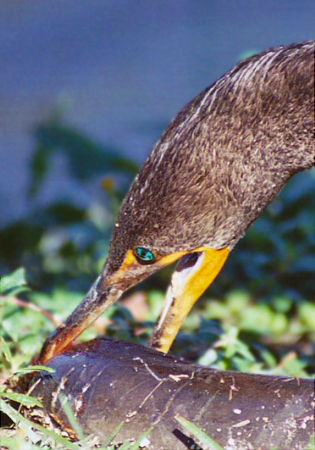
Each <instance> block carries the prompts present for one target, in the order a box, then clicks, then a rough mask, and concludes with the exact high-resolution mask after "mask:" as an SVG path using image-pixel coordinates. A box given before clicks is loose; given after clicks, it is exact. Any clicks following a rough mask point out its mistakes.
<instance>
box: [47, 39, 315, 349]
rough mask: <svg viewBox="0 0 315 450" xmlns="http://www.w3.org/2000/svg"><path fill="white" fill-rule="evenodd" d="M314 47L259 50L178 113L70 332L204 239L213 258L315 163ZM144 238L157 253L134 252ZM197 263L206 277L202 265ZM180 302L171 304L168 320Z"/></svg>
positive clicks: (138, 183) (134, 189) (130, 198)
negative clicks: (141, 255)
mask: <svg viewBox="0 0 315 450" xmlns="http://www.w3.org/2000/svg"><path fill="white" fill-rule="evenodd" d="M314 52H315V42H314V41H309V42H305V43H300V44H293V45H290V46H281V47H277V48H274V49H270V50H267V51H265V52H263V53H260V54H258V55H255V56H252V57H251V58H248V59H246V60H244V61H242V62H240V63H239V64H238V65H237V66H236V67H235V68H233V69H232V70H230V71H229V72H227V73H226V74H225V75H223V76H222V77H221V78H220V79H219V80H218V81H216V82H215V83H214V84H213V85H212V86H210V87H209V88H207V89H205V90H204V91H203V92H201V93H200V94H199V95H198V96H197V97H196V98H195V99H194V100H192V101H191V102H190V103H188V105H187V106H185V107H184V108H183V109H182V111H181V112H180V113H179V114H178V115H177V116H176V117H175V119H174V120H173V121H172V122H171V124H170V125H169V127H168V128H167V130H166V131H165V132H164V134H163V135H162V137H161V139H160V140H159V142H158V143H157V144H156V145H155V147H154V148H153V150H152V152H151V154H150V155H149V157H148V159H147V161H146V162H145V164H144V165H143V167H142V169H141V170H140V172H139V174H138V175H137V177H136V179H135V180H134V182H133V184H132V185H131V187H130V190H129V192H128V194H127V196H126V198H125V200H124V202H123V205H122V208H121V211H120V213H119V216H118V218H117V221H116V223H115V227H114V232H113V236H112V242H111V247H110V252H109V257H108V260H107V263H106V265H105V267H104V270H103V272H102V274H101V277H100V280H99V281H98V282H97V283H96V284H95V285H94V287H93V288H92V289H91V291H90V293H89V294H88V295H87V297H86V299H85V300H84V302H83V303H82V304H81V305H80V306H79V307H78V309H77V310H76V311H75V313H74V314H73V315H72V316H71V317H70V318H69V319H68V321H67V324H68V326H69V327H70V325H71V327H72V331H69V333H68V335H69V334H71V336H74V335H77V334H78V333H79V332H80V330H81V329H83V328H84V327H86V326H87V324H88V323H90V322H91V321H92V320H93V318H94V317H95V316H96V315H97V314H99V313H100V312H101V311H102V310H103V309H104V308H105V306H102V305H105V304H107V303H108V304H110V303H111V302H113V301H116V299H117V298H118V297H119V295H120V294H121V292H123V291H124V290H125V289H128V288H129V287H130V286H132V285H133V284H135V283H136V282H138V281H140V280H141V279H144V278H146V277H147V276H148V275H150V274H151V273H153V272H154V271H156V270H158V269H159V268H160V267H161V266H163V264H166V263H169V262H171V261H172V260H175V259H174V258H173V259H172V258H168V259H167V260H166V259H165V257H166V256H172V255H173V256H174V257H176V258H179V257H180V256H182V255H183V254H185V252H186V253H187V252H193V251H194V250H195V249H199V250H198V251H199V252H201V253H202V252H205V255H208V257H210V260H209V261H211V255H212V254H213V255H215V256H214V259H215V258H216V256H217V255H216V254H215V253H211V252H212V251H213V250H214V251H215V249H223V250H224V249H225V250H227V251H228V250H229V249H232V248H233V247H234V246H235V244H236V243H237V241H238V240H239V239H240V238H241V237H242V236H243V235H244V233H245V232H246V230H247V228H248V227H249V226H250V224H251V223H252V222H253V221H254V220H255V219H256V218H257V217H258V216H259V215H260V213H261V212H262V211H263V209H264V208H265V207H266V206H267V205H268V203H270V201H271V200H272V199H273V198H274V197H275V195H276V194H277V193H278V192H279V190H280V189H281V188H282V187H283V185H284V184H285V183H286V182H287V180H288V179H289V178H290V177H291V176H292V175H294V174H295V173H296V172H298V171H300V170H302V169H306V168H310V167H312V166H313V165H314V163H315V141H314ZM136 247H144V248H147V249H149V250H150V251H152V252H153V253H154V255H155V256H156V257H157V258H156V262H154V263H153V264H151V265H148V266H145V267H144V266H141V264H140V262H137V260H136V259H135V258H136V257H135V254H134V253H132V252H134V249H135V248H136ZM211 249H212V250H211ZM209 255H210V256H209ZM224 255H225V256H224V258H226V256H227V254H226V253H225V254H224ZM163 257H164V259H163ZM159 258H161V261H162V260H163V261H164V262H163V261H162V262H163V264H162V262H161V265H160V266H159ZM224 258H223V259H222V258H220V257H219V259H218V270H220V268H221V267H222V264H223V261H224V260H225V259H224ZM206 260H207V258H205V261H206ZM186 262H187V261H186ZM199 263H200V264H201V259H199ZM189 270H190V269H189ZM189 270H188V271H187V274H188V275H187V276H188V277H193V279H194V280H195V281H194V283H197V284H198V283H199V282H200V279H199V278H198V273H197V272H196V273H194V272H193V269H191V270H190V271H189ZM216 274H217V272H215V271H214V272H213V273H212V275H211V276H212V278H211V277H210V278H211V279H213V278H214V277H215V276H216ZM207 276H208V275H207V273H206V271H205V272H204V277H207ZM191 279H192V278H191ZM190 282H191V281H190ZM191 287H192V289H195V287H196V286H195V284H194V285H193V286H191ZM205 287H206V283H205V285H202V286H201V285H198V286H197V290H196V291H195V292H197V291H198V292H199V293H200V292H202V291H203V289H205ZM114 291H115V292H114ZM184 294H185V293H183V298H184V297H185V295H184ZM172 295H173V294H171V296H170V297H169V298H170V300H169V305H171V304H172ZM198 295H199V294H198ZM189 301H191V304H193V302H192V300H189ZM194 301H195V299H194ZM181 302H182V303H181V304H183V302H184V299H182V300H181ZM173 303H174V302H173ZM175 303H176V302H175ZM175 303H174V304H175ZM180 307H181V305H180V304H177V305H176V308H177V310H176V311H179V310H180ZM190 307H191V305H190V304H189V307H187V311H188V310H189V308H190ZM170 308H172V306H170ZM174 308H175V306H174ZM92 309H93V311H94V313H93V314H94V315H92V313H90V312H89V311H90V310H91V311H92ZM174 311H175V309H174ZM174 311H173V312H172V311H171V309H170V310H167V311H165V317H166V316H167V321H169V322H170V323H171V322H172V320H173V319H172V316H171V314H175V312H174ZM176 314H177V313H176ZM92 316H93V317H92ZM78 323H79V325H80V324H81V325H80V326H79V325H77V324H78ZM71 327H70V328H71ZM80 327H81V328H80ZM161 327H162V325H161ZM161 327H160V329H159V330H158V332H159V333H160V334H161V333H162V334H163V333H164V331H163V330H162V328H161ZM73 330H76V331H73ZM161 330H162V331H161ZM62 333H63V335H66V331H64V332H63V331H59V332H57V333H56V334H55V336H54V337H53V338H52V339H51V340H52V341H53V340H55V341H56V340H57V339H59V341H58V345H59V346H61V344H60V341H61V339H62ZM56 336H57V337H56ZM67 339H68V342H69V341H70V337H69V336H67ZM47 345H50V347H51V348H52V344H51V343H49V342H48V344H47ZM167 345H168V344H167ZM167 345H165V347H164V348H168V347H167ZM46 350H47V349H45V351H46ZM49 351H50V354H51V353H53V350H51V349H50V350H49ZM44 353H45V352H44ZM46 353H47V355H48V353H49V352H48V351H46Z"/></svg>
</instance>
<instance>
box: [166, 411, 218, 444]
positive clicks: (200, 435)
mask: <svg viewBox="0 0 315 450" xmlns="http://www.w3.org/2000/svg"><path fill="white" fill-rule="evenodd" d="M175 419H176V420H177V422H179V423H180V424H181V425H182V426H183V427H184V428H185V430H187V431H188V432H189V433H190V434H192V435H193V438H194V439H197V440H198V444H199V445H201V446H203V447H205V448H207V449H209V450H223V447H221V445H219V444H218V443H217V442H216V441H215V440H213V439H212V438H211V437H210V436H208V435H207V433H205V432H204V431H203V430H202V429H201V428H199V427H198V426H197V425H195V424H194V423H192V422H190V421H189V420H187V419H185V418H184V417H182V416H180V415H178V414H177V415H176V416H175Z"/></svg>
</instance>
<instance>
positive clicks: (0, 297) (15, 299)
mask: <svg viewBox="0 0 315 450" xmlns="http://www.w3.org/2000/svg"><path fill="white" fill-rule="evenodd" d="M4 299H5V300H6V301H10V302H11V303H13V304H15V305H17V306H21V307H22V308H29V309H33V310H34V311H37V312H40V313H41V314H43V315H44V316H45V317H47V319H49V320H50V321H51V322H52V323H53V325H54V327H56V328H57V327H58V325H59V323H58V321H57V320H56V319H55V318H54V316H53V315H52V314H51V313H50V312H49V311H47V309H44V308H42V307H41V306H38V305H35V303H32V302H28V301H26V300H22V299H21V298H18V297H10V296H8V297H6V296H4V295H0V300H4Z"/></svg>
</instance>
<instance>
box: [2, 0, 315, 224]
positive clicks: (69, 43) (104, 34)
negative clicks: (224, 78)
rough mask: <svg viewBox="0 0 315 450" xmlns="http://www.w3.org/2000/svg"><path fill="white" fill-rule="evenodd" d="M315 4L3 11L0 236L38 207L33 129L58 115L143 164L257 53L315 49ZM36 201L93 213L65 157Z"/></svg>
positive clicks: (54, 4)
mask: <svg viewBox="0 0 315 450" xmlns="http://www.w3.org/2000/svg"><path fill="white" fill-rule="evenodd" d="M314 17H315V2H314V0H301V1H296V0H289V1H283V0H280V1H274V0H264V1H261V0H251V1H244V0H238V1H233V0H216V1H210V0H198V1H193V0H171V1H164V0H159V1H154V0H151V1H148V0H138V1H130V0H129V1H126V0H89V1H88V2H87V1H83V0H68V1H66V2H65V1H61V0H54V1H48V2H47V1H44V2H43V1H42V0H28V1H25V0H9V1H2V2H1V5H0V61H1V70H0V97H1V102H0V203H1V212H2V214H1V216H0V225H1V224H4V223H8V221H11V220H13V219H17V218H19V217H20V216H21V215H22V214H23V213H24V212H25V211H26V210H27V209H28V208H29V207H30V202H31V200H30V199H28V198H27V194H26V187H27V185H28V181H29V180H28V177H29V170H28V166H29V162H30V156H31V152H32V150H33V148H34V136H33V130H34V127H35V126H36V125H37V124H38V123H39V122H40V121H42V120H43V119H45V118H47V117H49V115H50V114H51V113H52V112H53V111H56V110H57V111H59V112H61V114H62V117H63V119H64V120H65V121H66V122H67V123H70V124H72V125H74V126H75V127H78V128H79V129H80V130H83V131H85V132H87V133H88V134H89V135H90V136H92V137H95V138H96V139H97V140H99V141H100V142H103V143H106V144H108V145H113V146H114V147H117V148H119V149H121V151H122V152H123V153H125V154H128V155H130V156H132V157H133V158H135V159H136V160H137V161H139V162H141V161H143V159H144V158H145V156H146V155H147V154H148V152H149V151H150V148H151V146H152V145H153V144H154V142H155V141H156V140H157V139H158V137H159V135H160V132H161V129H162V128H163V127H164V126H165V125H166V124H167V123H168V121H169V120H170V119H171V118H172V117H173V116H174V115H175V114H176V112H177V111H178V110H179V109H180V108H181V107H182V106H183V105H184V104H185V103H186V102H187V101H189V100H190V99H191V98H193V97H194V96H195V95H196V94H197V93H198V92H199V91H201V90H202V89H203V88H205V87H206V86H207V85H209V84H211V83H212V82H213V81H214V80H215V79H216V78H217V77H219V76H220V75H221V74H223V73H224V72H225V71H226V70H227V69H229V68H231V67H232V66H233V65H234V64H235V63H236V62H237V61H238V60H239V59H240V58H241V57H243V56H244V55H245V54H246V52H248V51H260V50H263V49H265V48H267V47H270V46H276V45H279V44H289V43H292V42H296V41H302V40H307V39H311V38H314V34H315V33H314V31H315V25H314V23H315V22H314ZM51 164H52V169H51V171H50V172H49V176H48V178H47V179H46V180H45V183H44V184H43V186H42V188H41V191H40V193H39V195H38V196H37V197H36V199H35V200H33V202H34V201H35V202H36V204H37V206H40V205H45V204H46V203H47V202H50V201H52V200H53V199H54V198H57V197H59V196H60V195H64V194H65V193H67V195H68V196H71V197H73V198H74V199H75V201H76V202H79V203H81V204H85V205H86V204H88V203H89V201H90V199H91V196H93V195H94V194H95V191H97V190H98V189H100V183H99V180H95V183H90V184H88V185H87V184H84V185H81V184H80V183H79V182H77V181H76V180H74V179H73V178H71V177H69V176H68V173H67V169H66V167H65V162H64V160H63V157H62V156H60V157H58V156H56V157H54V158H53V160H52V163H51Z"/></svg>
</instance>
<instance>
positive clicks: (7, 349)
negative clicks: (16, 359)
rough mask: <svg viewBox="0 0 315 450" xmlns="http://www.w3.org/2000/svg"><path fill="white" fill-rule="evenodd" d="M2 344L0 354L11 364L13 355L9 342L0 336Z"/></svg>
mask: <svg viewBox="0 0 315 450" xmlns="http://www.w3.org/2000/svg"><path fill="white" fill-rule="evenodd" d="M0 342H1V347H0V354H2V355H3V356H4V357H5V359H6V360H7V361H8V362H11V360H12V353H11V350H10V347H9V345H8V343H7V341H6V340H5V339H4V338H3V337H2V336H0Z"/></svg>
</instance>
